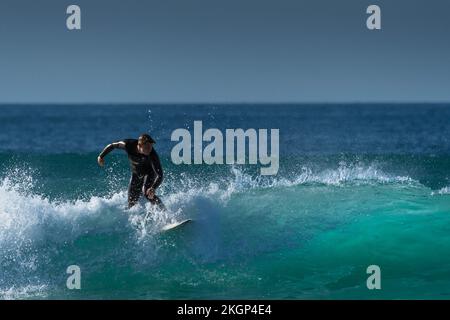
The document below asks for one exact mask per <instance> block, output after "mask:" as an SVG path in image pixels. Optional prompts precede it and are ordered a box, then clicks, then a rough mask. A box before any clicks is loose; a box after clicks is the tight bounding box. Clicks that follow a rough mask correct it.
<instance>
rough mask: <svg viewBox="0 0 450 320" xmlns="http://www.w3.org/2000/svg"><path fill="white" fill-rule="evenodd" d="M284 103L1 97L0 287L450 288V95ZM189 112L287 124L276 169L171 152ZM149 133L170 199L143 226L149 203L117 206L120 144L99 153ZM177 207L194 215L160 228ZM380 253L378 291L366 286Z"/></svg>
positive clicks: (137, 290) (13, 294)
mask: <svg viewBox="0 0 450 320" xmlns="http://www.w3.org/2000/svg"><path fill="white" fill-rule="evenodd" d="M277 107H278V109H276V110H278V111H277V112H276V114H274V112H273V110H274V108H275V107H274V106H271V107H270V106H260V107H258V106H245V108H247V109H245V112H238V111H237V110H236V109H237V108H235V107H230V106H228V107H217V106H215V107H213V106H211V107H202V108H200V107H195V106H191V109H189V108H187V107H186V106H183V107H181V106H173V107H171V106H114V107H107V106H93V107H88V108H87V107H79V106H63V107H57V106H54V107H47V106H21V107H14V106H11V107H2V108H0V119H1V121H2V124H5V125H4V126H3V127H2V129H0V145H1V146H2V147H1V150H0V169H1V176H0V297H1V298H3V299H30V298H39V299H80V298H82V299H105V298H113V299H116V298H124V299H196V298H200V299H216V298H218V299H222V298H223V299H231V298H234V299H241V298H243V299H247V298H248V299H250V298H252V299H255V298H266V299H359V298H362V299H378V298H387V299H404V298H415V299H423V298H425V299H427V298H437V299H448V298H450V256H449V255H448V253H449V252H450V215H449V214H450V182H449V179H450V175H449V169H450V141H449V137H450V136H449V133H450V124H449V121H448V120H449V119H450V118H449V115H450V113H449V108H447V107H446V106H442V105H437V106H430V105H424V106H420V105H419V106H383V105H381V106H360V105H359V106H309V107H308V106H297V107H295V106H277ZM242 108H243V107H241V109H242ZM118 118H120V119H119V120H118ZM133 119H134V121H133ZM193 119H198V120H203V121H204V123H205V122H206V123H208V124H211V125H210V127H220V126H223V128H226V127H229V128H238V127H244V128H245V127H255V128H258V127H262V128H279V129H280V158H281V162H280V171H279V174H278V175H277V176H274V177H261V176H259V175H258V172H259V171H258V170H257V168H256V167H252V166H243V165H241V166H207V165H197V166H189V165H180V166H176V165H174V164H172V163H171V162H170V158H169V152H170V149H171V147H172V146H173V143H172V142H170V132H171V131H172V130H173V129H174V128H177V127H187V126H189V125H192V120H193ZM246 122H248V123H249V125H247V126H245V123H246ZM352 124H353V125H352ZM141 131H150V132H151V133H152V134H153V135H154V136H156V137H157V140H158V143H157V145H156V148H157V150H158V152H160V155H161V158H162V160H163V166H164V169H165V173H166V179H165V181H164V183H163V185H162V187H161V189H160V190H159V194H160V195H161V198H162V199H163V201H164V203H165V204H166V206H167V207H168V209H169V212H168V213H163V212H158V211H153V215H152V216H151V220H150V221H149V222H148V223H146V224H144V219H143V214H144V213H145V212H146V210H147V209H149V208H148V204H146V203H145V202H141V203H140V204H139V205H138V206H137V207H135V208H133V209H131V210H125V209H124V208H125V206H126V187H127V182H128V179H129V172H128V167H127V160H126V156H125V155H123V154H121V153H120V152H119V151H117V152H114V153H113V154H111V155H110V156H108V158H107V166H106V167H105V168H104V169H100V168H99V167H98V166H97V165H96V156H97V154H98V152H99V151H100V150H101V149H102V147H103V146H104V145H105V144H106V143H108V142H111V141H113V140H115V139H121V138H124V137H132V136H135V135H138V134H139V133H140V132H141ZM72 138H73V139H72ZM24 141H27V142H32V143H31V145H24V143H23V142H24ZM383 150H384V151H383ZM182 218H193V219H194V220H195V222H194V223H192V224H189V225H186V226H185V227H183V228H182V229H180V230H177V231H176V232H168V233H161V232H160V231H159V230H160V228H161V227H162V226H163V225H165V224H167V223H170V222H172V221H175V220H179V219H182ZM72 264H76V265H78V266H80V268H81V271H82V277H81V286H82V289H81V290H78V291H77V290H68V289H67V288H66V279H67V277H68V275H67V274H66V273H65V271H66V268H67V267H68V266H69V265H72ZM372 264H376V265H379V266H380V268H381V272H382V290H374V291H371V290H368V289H367V287H366V279H367V277H368V275H367V274H366V268H367V266H369V265H372Z"/></svg>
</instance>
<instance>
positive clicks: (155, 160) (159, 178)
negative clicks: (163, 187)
mask: <svg viewBox="0 0 450 320" xmlns="http://www.w3.org/2000/svg"><path fill="white" fill-rule="evenodd" d="M152 167H153V171H155V173H156V178H155V181H154V182H153V185H152V186H151V188H153V189H156V188H158V187H159V185H160V184H161V183H162V182H163V179H164V175H163V170H162V167H161V162H160V161H159V157H158V154H157V153H156V151H155V152H154V153H153V154H152Z"/></svg>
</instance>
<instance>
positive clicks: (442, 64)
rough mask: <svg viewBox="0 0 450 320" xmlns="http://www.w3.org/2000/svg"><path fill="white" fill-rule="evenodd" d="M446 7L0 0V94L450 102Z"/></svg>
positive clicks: (233, 0)
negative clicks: (77, 21) (74, 19)
mask: <svg viewBox="0 0 450 320" xmlns="http://www.w3.org/2000/svg"><path fill="white" fill-rule="evenodd" d="M70 4H77V5H79V6H80V7H81V10H82V30H81V31H69V30H67V28H66V18H67V15H66V8H67V6H68V5H70ZM370 4H377V5H379V6H380V7H381V10H382V30H381V31H369V30H368V29H367V28H366V18H367V16H368V15H367V14H366V8H367V7H368V6H369V5H370ZM449 16H450V1H448V0H433V1H426V0H395V1H392V0H387V1H366V0H341V1H337V0H326V1H325V0H307V1H306V0H270V1H267V0H220V1H219V0H158V1H154V0H145V1H142V0H140V1H138V0H134V1H133V0H126V1H125V0H120V1H115V0H114V1H113V0H109V1H106V0H95V1H92V0H74V1H65V0H39V1H35V0H28V1H23V0H0V102H3V103H9V102H25V103H28V102H41V103H42V102H44V103H45V102H68V103H73V102H106V103H108V102H115V103H120V102H344V101H360V102H365V101H368V102H369V101H370V102H373V101H420V102H421V101H430V102H431V101H450V18H449Z"/></svg>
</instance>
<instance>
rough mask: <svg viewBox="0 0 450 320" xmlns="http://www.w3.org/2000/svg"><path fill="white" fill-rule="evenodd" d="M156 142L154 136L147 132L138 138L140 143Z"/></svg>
mask: <svg viewBox="0 0 450 320" xmlns="http://www.w3.org/2000/svg"><path fill="white" fill-rule="evenodd" d="M148 142H149V143H155V140H153V139H152V137H150V135H148V134H146V133H143V134H141V135H140V136H139V139H138V143H139V145H141V146H142V145H144V144H146V143H148Z"/></svg>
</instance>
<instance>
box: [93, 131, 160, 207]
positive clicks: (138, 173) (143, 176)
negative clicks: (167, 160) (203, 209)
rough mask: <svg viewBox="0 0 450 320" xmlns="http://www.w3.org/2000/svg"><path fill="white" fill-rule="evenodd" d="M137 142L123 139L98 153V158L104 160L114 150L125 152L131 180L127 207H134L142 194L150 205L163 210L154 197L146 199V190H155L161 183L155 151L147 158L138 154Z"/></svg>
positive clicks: (158, 162)
mask: <svg viewBox="0 0 450 320" xmlns="http://www.w3.org/2000/svg"><path fill="white" fill-rule="evenodd" d="M137 145H138V140H136V139H125V140H122V141H118V142H114V143H111V144H109V145H107V146H106V148H105V149H104V150H103V151H102V152H101V153H100V155H99V157H100V158H102V159H103V158H104V157H105V156H106V155H107V154H108V153H110V152H111V151H112V150H114V149H122V150H125V151H126V152H127V154H128V160H129V161H130V167H131V172H132V175H131V179H130V184H129V185H128V207H129V208H131V207H132V206H134V205H135V204H136V203H137V202H138V200H139V198H140V196H141V194H143V195H144V196H145V197H146V198H147V199H148V200H149V201H150V202H151V203H153V204H157V205H159V206H160V207H162V208H164V205H163V203H162V201H161V200H160V199H159V198H158V197H157V196H156V195H155V196H154V197H153V199H150V198H148V197H147V190H148V189H150V188H152V189H153V190H156V188H158V187H159V185H160V184H161V182H162V181H163V170H162V167H161V162H160V161H159V157H158V154H157V153H156V151H155V149H154V148H152V151H151V152H150V154H149V155H148V156H146V155H144V154H142V153H138V151H137Z"/></svg>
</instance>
